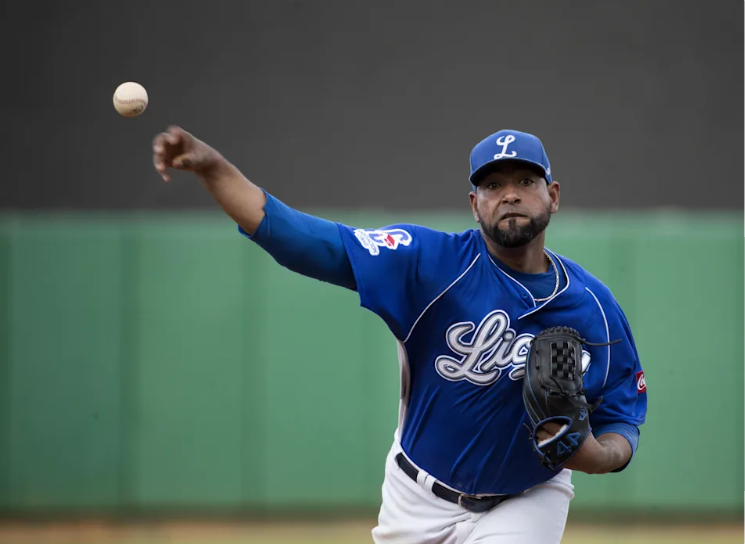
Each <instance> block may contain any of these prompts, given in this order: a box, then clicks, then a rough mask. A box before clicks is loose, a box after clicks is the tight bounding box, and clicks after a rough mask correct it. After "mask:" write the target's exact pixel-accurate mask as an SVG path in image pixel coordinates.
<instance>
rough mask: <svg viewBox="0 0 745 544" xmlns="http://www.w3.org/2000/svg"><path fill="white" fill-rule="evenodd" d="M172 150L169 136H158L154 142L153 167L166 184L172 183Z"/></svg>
mask: <svg viewBox="0 0 745 544" xmlns="http://www.w3.org/2000/svg"><path fill="white" fill-rule="evenodd" d="M170 148H171V144H170V142H169V141H168V134H166V133H165V132H164V133H161V134H158V135H157V136H156V137H155V139H154V140H153V166H154V167H155V171H156V172H158V174H160V176H161V177H162V178H163V181H165V182H169V181H171V177H170V176H169V175H168V166H169V165H170V156H171V152H170Z"/></svg>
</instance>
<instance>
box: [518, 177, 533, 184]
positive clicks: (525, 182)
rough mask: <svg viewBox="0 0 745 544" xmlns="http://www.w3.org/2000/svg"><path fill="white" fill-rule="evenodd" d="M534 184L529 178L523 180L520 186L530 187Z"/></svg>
mask: <svg viewBox="0 0 745 544" xmlns="http://www.w3.org/2000/svg"><path fill="white" fill-rule="evenodd" d="M532 183H533V180H532V179H529V178H525V179H524V180H522V181H521V182H520V185H530V184H532Z"/></svg>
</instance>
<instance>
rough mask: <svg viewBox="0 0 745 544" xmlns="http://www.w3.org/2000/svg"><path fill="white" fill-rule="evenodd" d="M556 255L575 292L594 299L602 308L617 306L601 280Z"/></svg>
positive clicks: (563, 257) (576, 264) (610, 292)
mask: <svg viewBox="0 0 745 544" xmlns="http://www.w3.org/2000/svg"><path fill="white" fill-rule="evenodd" d="M556 255H557V256H558V257H559V259H560V261H561V263H562V264H563V265H564V268H565V269H566V271H567V274H568V275H569V277H570V278H571V280H572V281H573V282H576V285H575V289H577V291H580V290H581V291H584V296H585V297H589V299H594V300H596V301H597V302H598V303H599V304H602V305H603V306H609V305H617V304H618V303H617V302H616V298H615V296H614V295H613V292H612V291H611V290H610V288H609V287H608V286H607V285H605V283H603V281H602V280H600V279H599V278H597V277H595V276H593V275H592V274H591V273H590V272H588V271H587V270H586V269H585V268H584V267H582V266H581V265H580V264H578V263H576V262H575V261H573V260H571V259H569V258H568V257H565V256H564V255H559V254H556Z"/></svg>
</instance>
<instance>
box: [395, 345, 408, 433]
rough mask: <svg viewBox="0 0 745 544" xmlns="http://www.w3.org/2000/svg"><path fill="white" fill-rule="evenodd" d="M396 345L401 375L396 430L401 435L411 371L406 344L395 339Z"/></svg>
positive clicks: (406, 407)
mask: <svg viewBox="0 0 745 544" xmlns="http://www.w3.org/2000/svg"><path fill="white" fill-rule="evenodd" d="M396 344H397V346H398V369H399V372H400V377H401V393H400V397H399V401H398V429H397V432H399V433H401V435H403V432H404V422H405V421H406V411H407V409H408V408H409V398H410V397H411V395H410V393H411V371H410V369H409V354H408V353H407V351H406V346H404V344H403V342H401V341H400V340H396Z"/></svg>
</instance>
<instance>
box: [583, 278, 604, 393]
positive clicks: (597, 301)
mask: <svg viewBox="0 0 745 544" xmlns="http://www.w3.org/2000/svg"><path fill="white" fill-rule="evenodd" d="M585 291H587V292H588V293H590V294H591V295H592V298H594V299H595V302H596V303H597V305H598V308H600V313H601V314H603V322H604V323H605V341H606V342H610V330H608V319H607V318H606V317H605V311H604V310H603V305H602V304H600V301H599V300H598V297H596V296H595V293H593V292H592V291H590V288H589V287H585ZM607 349H608V364H607V366H606V367H605V379H604V380H603V387H605V382H607V381H608V373H609V372H610V346H607Z"/></svg>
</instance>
